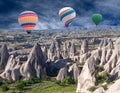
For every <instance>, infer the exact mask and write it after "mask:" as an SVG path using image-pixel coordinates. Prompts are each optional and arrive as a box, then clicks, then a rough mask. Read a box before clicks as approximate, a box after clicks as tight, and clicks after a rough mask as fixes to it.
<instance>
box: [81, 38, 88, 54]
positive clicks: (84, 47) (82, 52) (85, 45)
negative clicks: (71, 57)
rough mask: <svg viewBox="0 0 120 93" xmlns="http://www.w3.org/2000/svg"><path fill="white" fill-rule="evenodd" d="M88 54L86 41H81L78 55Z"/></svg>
mask: <svg viewBox="0 0 120 93" xmlns="http://www.w3.org/2000/svg"><path fill="white" fill-rule="evenodd" d="M87 52H88V40H83V41H82V45H81V52H80V54H84V53H87Z"/></svg>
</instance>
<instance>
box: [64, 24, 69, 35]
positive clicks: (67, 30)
mask: <svg viewBox="0 0 120 93" xmlns="http://www.w3.org/2000/svg"><path fill="white" fill-rule="evenodd" d="M65 27H66V34H67V33H68V32H69V27H68V25H65Z"/></svg>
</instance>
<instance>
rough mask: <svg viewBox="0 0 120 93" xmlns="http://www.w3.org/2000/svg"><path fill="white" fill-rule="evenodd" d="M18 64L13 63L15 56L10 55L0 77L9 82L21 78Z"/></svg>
mask: <svg viewBox="0 0 120 93" xmlns="http://www.w3.org/2000/svg"><path fill="white" fill-rule="evenodd" d="M20 66H21V65H20V62H16V61H15V56H14V55H11V56H10V57H9V59H8V62H7V65H6V67H5V70H4V72H3V73H1V74H0V77H1V78H3V79H7V80H9V81H17V80H19V79H20V78H21V74H20Z"/></svg>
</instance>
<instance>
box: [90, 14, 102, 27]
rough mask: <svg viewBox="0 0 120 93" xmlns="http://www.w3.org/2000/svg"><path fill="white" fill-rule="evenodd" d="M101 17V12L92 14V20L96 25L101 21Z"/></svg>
mask: <svg viewBox="0 0 120 93" xmlns="http://www.w3.org/2000/svg"><path fill="white" fill-rule="evenodd" d="M102 19H103V17H102V15H101V14H93V15H92V20H93V22H94V23H95V24H96V26H97V25H99V23H100V22H101V21H102Z"/></svg>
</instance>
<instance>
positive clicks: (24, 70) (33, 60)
mask: <svg viewBox="0 0 120 93" xmlns="http://www.w3.org/2000/svg"><path fill="white" fill-rule="evenodd" d="M20 72H21V75H22V76H23V77H24V78H25V79H29V78H30V77H32V76H35V77H38V78H41V77H42V75H44V74H45V59H44V55H43V52H42V50H41V47H40V45H39V44H38V43H37V44H35V46H34V47H33V49H32V51H31V53H30V55H29V57H28V60H27V62H26V63H24V64H23V65H22V66H21V68H20Z"/></svg>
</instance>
